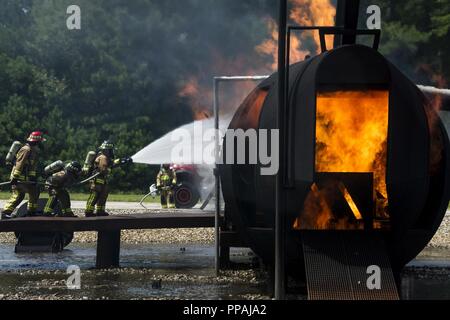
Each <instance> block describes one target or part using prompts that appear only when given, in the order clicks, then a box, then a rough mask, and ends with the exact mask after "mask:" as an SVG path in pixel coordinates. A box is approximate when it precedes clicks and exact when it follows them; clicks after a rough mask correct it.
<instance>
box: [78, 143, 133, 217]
mask: <svg viewBox="0 0 450 320" xmlns="http://www.w3.org/2000/svg"><path fill="white" fill-rule="evenodd" d="M132 162H133V160H132V159H131V158H123V159H114V144H113V143H111V142H109V141H105V142H103V143H102V145H101V146H100V147H99V148H98V152H97V155H96V157H95V160H94V163H93V165H92V167H93V168H92V170H91V169H89V168H85V169H84V171H85V173H87V172H90V173H93V174H94V175H95V178H93V179H92V180H91V187H90V190H91V194H90V196H89V199H88V201H87V204H86V210H85V215H86V217H87V218H90V217H95V216H98V217H106V216H109V214H108V213H107V212H106V200H107V199H108V194H109V190H108V178H109V175H110V173H111V170H112V169H114V168H115V167H118V166H121V165H124V164H128V163H132ZM95 209H97V210H96V213H94V211H95Z"/></svg>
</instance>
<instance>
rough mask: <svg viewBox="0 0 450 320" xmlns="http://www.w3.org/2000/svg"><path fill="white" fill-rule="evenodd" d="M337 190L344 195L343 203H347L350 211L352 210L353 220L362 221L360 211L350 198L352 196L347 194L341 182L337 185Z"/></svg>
mask: <svg viewBox="0 0 450 320" xmlns="http://www.w3.org/2000/svg"><path fill="white" fill-rule="evenodd" d="M339 190H341V192H342V194H343V195H344V198H345V201H347V203H348V205H349V206H350V209H351V210H352V212H353V215H354V216H355V218H356V219H357V220H362V219H363V216H362V214H361V211H359V209H358V206H357V205H356V203H355V201H354V200H353V198H352V195H351V194H350V192H348V190H347V188H346V187H345V185H344V184H343V183H342V182H341V183H339Z"/></svg>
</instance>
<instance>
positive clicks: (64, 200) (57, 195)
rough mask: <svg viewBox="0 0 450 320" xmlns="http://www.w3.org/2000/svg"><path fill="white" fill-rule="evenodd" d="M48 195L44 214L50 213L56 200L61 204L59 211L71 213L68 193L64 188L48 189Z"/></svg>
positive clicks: (56, 202) (64, 213)
mask: <svg viewBox="0 0 450 320" xmlns="http://www.w3.org/2000/svg"><path fill="white" fill-rule="evenodd" d="M48 195H49V198H48V201H47V204H46V205H45V209H44V214H45V215H51V214H52V213H53V211H54V210H55V207H56V205H57V204H58V202H59V204H60V206H61V212H62V214H63V215H73V212H72V209H71V206H70V195H69V192H68V191H67V190H66V189H50V190H49V191H48Z"/></svg>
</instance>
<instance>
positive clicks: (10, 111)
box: [0, 0, 450, 192]
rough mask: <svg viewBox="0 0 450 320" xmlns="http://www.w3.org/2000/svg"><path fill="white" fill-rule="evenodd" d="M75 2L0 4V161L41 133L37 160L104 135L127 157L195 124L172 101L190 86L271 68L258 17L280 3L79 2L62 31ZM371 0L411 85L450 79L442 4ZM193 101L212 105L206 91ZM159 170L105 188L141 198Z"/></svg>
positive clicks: (78, 149) (136, 170)
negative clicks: (74, 18) (44, 136)
mask: <svg viewBox="0 0 450 320" xmlns="http://www.w3.org/2000/svg"><path fill="white" fill-rule="evenodd" d="M71 4H73V1H71V0H2V7H1V10H0V141H2V142H1V143H0V159H2V158H3V157H4V156H5V155H6V153H7V151H8V148H9V146H10V144H11V143H12V142H13V141H14V140H20V141H24V139H25V138H26V135H27V134H28V133H29V132H30V131H32V130H34V129H37V128H41V129H46V130H47V131H48V133H49V137H48V138H49V140H48V142H47V143H46V147H45V150H44V152H43V155H44V162H45V163H48V162H52V161H54V160H58V159H61V160H64V161H69V160H79V161H83V160H84V158H85V155H86V153H87V152H88V151H90V150H95V149H96V148H97V147H98V145H99V144H100V143H101V142H102V141H103V140H105V139H111V140H113V141H115V142H116V144H117V148H118V151H117V155H118V156H130V155H132V154H134V153H135V152H137V151H139V150H140V149H141V148H143V147H145V146H146V145H148V144H150V143H151V142H153V141H154V140H155V139H157V138H159V137H161V136H162V135H164V134H165V133H167V132H169V131H170V130H173V129H174V128H176V127H178V126H180V125H182V124H185V123H188V122H190V121H192V118H193V115H192V111H191V108H190V106H189V101H187V99H186V98H183V97H180V96H179V95H178V92H179V91H180V88H181V87H182V86H183V84H184V83H185V82H186V80H188V79H190V78H192V77H193V76H195V77H197V78H198V80H199V82H200V84H201V86H202V87H205V88H210V87H211V79H212V77H213V76H216V75H228V74H236V73H240V74H241V73H247V72H248V73H252V74H254V73H267V72H269V70H266V69H265V66H267V64H268V62H269V61H267V58H264V57H261V56H258V55H257V54H256V53H255V50H254V48H255V47H256V46H257V45H258V44H260V43H261V42H262V41H263V40H264V39H267V38H268V37H270V35H269V34H268V31H267V27H266V21H265V20H264V19H263V18H264V17H265V16H267V15H271V16H276V14H277V10H276V9H277V2H276V1H269V0H243V1H229V0H164V1H160V0H133V1H129V0H97V1H92V0H77V1H76V4H77V5H79V6H80V7H81V9H82V20H81V26H82V29H81V30H76V31H69V30H67V28H66V19H67V14H66V9H67V7H68V6H69V5H71ZM369 4H379V5H380V6H381V7H382V18H383V25H382V27H383V30H382V31H383V37H382V46H381V51H382V53H384V54H386V55H387V56H388V57H389V58H390V59H391V60H392V61H393V62H394V63H396V64H397V65H398V66H399V67H400V68H401V69H402V70H403V71H404V72H406V73H407V74H408V75H409V76H410V77H412V78H413V79H414V80H415V81H417V82H423V83H425V84H426V83H427V82H431V78H432V75H431V74H430V71H429V70H432V71H433V72H434V73H438V74H441V75H443V76H444V78H446V79H448V78H449V77H450V59H448V57H449V56H450V39H449V38H450V14H449V12H450V1H448V0H408V1H406V0H404V1H398V0H395V1H394V0H374V1H369V0H363V1H362V5H363V6H367V5H369ZM421 66H428V67H427V70H428V71H427V72H424V71H423V70H422V71H421ZM199 95H200V96H201V95H204V96H205V97H206V98H204V99H201V98H199V100H205V101H207V103H209V100H210V99H209V97H208V92H205V91H204V90H203V91H200V92H199ZM208 99H209V100H208ZM156 170H157V168H149V167H146V166H139V165H133V166H129V167H127V168H121V169H117V170H115V172H114V174H113V181H112V185H111V187H112V189H113V191H120V190H122V191H127V192H130V191H139V192H143V191H146V189H147V187H148V185H150V184H151V183H153V181H154V176H155V175H156V173H157V172H156ZM0 175H1V176H2V177H3V180H6V179H7V178H8V176H9V168H6V167H5V166H4V165H2V166H1V167H0ZM80 191H81V189H80Z"/></svg>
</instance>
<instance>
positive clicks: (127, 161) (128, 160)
mask: <svg viewBox="0 0 450 320" xmlns="http://www.w3.org/2000/svg"><path fill="white" fill-rule="evenodd" d="M131 163H133V159H132V158H131V157H127V158H122V159H118V160H116V161H115V162H114V166H115V167H121V166H124V165H127V164H131Z"/></svg>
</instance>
